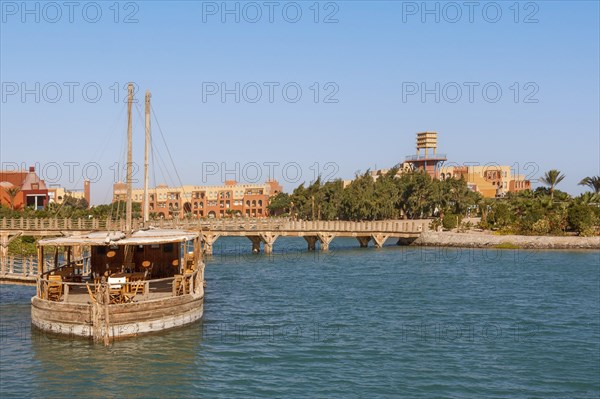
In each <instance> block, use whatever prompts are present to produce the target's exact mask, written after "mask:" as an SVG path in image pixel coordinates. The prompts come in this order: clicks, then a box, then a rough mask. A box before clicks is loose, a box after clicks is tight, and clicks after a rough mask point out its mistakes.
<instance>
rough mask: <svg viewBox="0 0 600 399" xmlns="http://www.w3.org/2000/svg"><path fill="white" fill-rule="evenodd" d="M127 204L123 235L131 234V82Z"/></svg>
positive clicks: (131, 85)
mask: <svg viewBox="0 0 600 399" xmlns="http://www.w3.org/2000/svg"><path fill="white" fill-rule="evenodd" d="M127 92H128V96H127V206H126V208H125V236H126V237H129V236H131V197H132V189H131V180H132V174H133V171H132V170H133V167H132V166H133V165H132V164H133V161H132V155H131V151H132V149H131V147H132V144H131V141H132V137H133V134H132V132H131V104H132V103H133V83H129V85H128V86H127Z"/></svg>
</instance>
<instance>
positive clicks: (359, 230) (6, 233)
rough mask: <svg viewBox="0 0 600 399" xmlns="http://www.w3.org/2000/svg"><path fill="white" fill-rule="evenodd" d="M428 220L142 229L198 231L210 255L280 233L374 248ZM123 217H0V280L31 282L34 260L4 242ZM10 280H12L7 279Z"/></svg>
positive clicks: (159, 224) (409, 236)
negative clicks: (230, 243)
mask: <svg viewBox="0 0 600 399" xmlns="http://www.w3.org/2000/svg"><path fill="white" fill-rule="evenodd" d="M429 223H430V220H427V219H420V220H382V221H369V222H349V221H340V220H335V221H322V220H316V221H292V220H287V219H275V218H272V219H244V218H240V219H214V220H210V219H209V220H205V219H202V220H198V219H183V220H164V219H159V220H152V221H150V222H149V223H147V224H146V226H145V227H156V228H163V229H183V230H191V231H199V232H200V234H201V236H202V242H203V249H204V253H205V254H208V255H210V254H212V252H213V246H214V244H215V242H216V241H217V239H218V238H219V237H247V238H248V239H249V240H250V242H251V244H252V251H253V252H255V253H257V252H260V251H261V246H262V250H263V251H264V252H265V253H272V252H273V247H274V245H275V242H276V240H277V239H278V238H279V237H303V238H304V240H306V243H307V247H308V250H315V249H317V247H319V248H320V249H321V250H323V251H327V250H328V249H329V245H330V244H331V242H332V241H333V239H335V238H336V237H354V238H356V240H357V241H358V243H359V245H360V246H361V247H367V246H368V245H369V243H370V242H371V241H373V243H374V246H375V247H378V248H379V247H382V246H383V244H384V243H385V242H386V240H388V239H389V238H395V239H397V240H398V244H404V243H406V242H410V241H411V240H414V239H416V238H417V237H419V235H420V234H421V233H422V232H423V231H426V230H428V229H429ZM124 227H125V221H124V220H116V221H115V220H110V219H55V218H54V219H7V218H3V219H0V280H2V281H4V282H10V281H12V280H15V281H23V282H25V283H28V282H31V281H34V280H35V271H37V267H35V268H34V266H33V265H34V262H35V260H33V259H29V260H25V261H24V265H22V266H21V264H19V265H17V264H16V263H15V261H14V260H10V259H9V256H8V245H9V244H10V242H11V241H12V240H14V239H15V238H17V237H19V236H34V237H51V236H64V235H72V234H87V233H89V232H92V231H98V230H110V231H115V230H121V231H122V230H124ZM142 227H144V226H143V223H142V222H141V221H140V220H134V223H133V228H134V229H135V230H137V229H139V228H142ZM11 279H12V280H11Z"/></svg>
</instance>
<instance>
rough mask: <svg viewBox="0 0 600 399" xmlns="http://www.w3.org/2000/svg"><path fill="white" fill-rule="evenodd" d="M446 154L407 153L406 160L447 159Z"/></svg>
mask: <svg viewBox="0 0 600 399" xmlns="http://www.w3.org/2000/svg"><path fill="white" fill-rule="evenodd" d="M446 159H447V158H446V154H427V155H407V156H406V158H405V160H406V161H429V160H431V161H445V160H446Z"/></svg>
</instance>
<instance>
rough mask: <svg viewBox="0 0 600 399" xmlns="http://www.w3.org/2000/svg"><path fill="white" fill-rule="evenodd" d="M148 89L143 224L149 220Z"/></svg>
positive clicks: (147, 97)
mask: <svg viewBox="0 0 600 399" xmlns="http://www.w3.org/2000/svg"><path fill="white" fill-rule="evenodd" d="M150 97H151V95H150V90H146V144H145V147H144V226H145V227H146V224H147V223H148V220H150V204H149V203H148V156H149V153H150Z"/></svg>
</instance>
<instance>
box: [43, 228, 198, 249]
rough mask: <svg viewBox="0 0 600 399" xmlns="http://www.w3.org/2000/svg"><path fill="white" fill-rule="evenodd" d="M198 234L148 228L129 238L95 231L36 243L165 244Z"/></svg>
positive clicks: (190, 238) (46, 244) (119, 232)
mask: <svg viewBox="0 0 600 399" xmlns="http://www.w3.org/2000/svg"><path fill="white" fill-rule="evenodd" d="M199 235H200V234H199V233H198V232H191V231H184V230H166V229H152V228H151V229H148V230H138V231H135V232H134V233H133V234H132V235H131V236H130V237H129V238H125V233H123V232H121V231H116V232H114V231H113V232H109V231H95V232H92V233H89V234H84V235H78V236H68V237H57V238H48V239H44V240H40V241H38V245H39V246H42V247H45V246H70V245H102V246H104V245H151V244H167V243H172V242H183V241H188V240H193V239H195V238H197V237H198V236H199Z"/></svg>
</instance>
